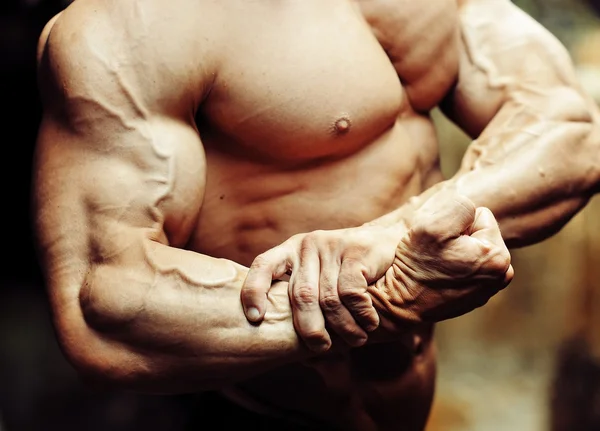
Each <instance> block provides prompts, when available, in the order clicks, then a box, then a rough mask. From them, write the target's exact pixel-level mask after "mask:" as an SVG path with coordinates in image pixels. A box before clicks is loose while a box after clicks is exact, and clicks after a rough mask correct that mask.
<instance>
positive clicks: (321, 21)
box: [74, 0, 458, 430]
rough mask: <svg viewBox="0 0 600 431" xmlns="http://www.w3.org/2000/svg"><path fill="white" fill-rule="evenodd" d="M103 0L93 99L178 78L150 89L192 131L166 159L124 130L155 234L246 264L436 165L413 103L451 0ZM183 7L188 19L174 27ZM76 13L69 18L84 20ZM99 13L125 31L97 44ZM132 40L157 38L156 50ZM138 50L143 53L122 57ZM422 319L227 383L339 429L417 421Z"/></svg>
mask: <svg viewBox="0 0 600 431" xmlns="http://www.w3.org/2000/svg"><path fill="white" fill-rule="evenodd" d="M83 1H86V0H80V3H79V4H80V5H81V4H83V3H81V2H83ZM88 1H90V2H93V1H94V0H88ZM77 5H78V4H77V3H75V4H74V6H75V7H77ZM179 6H185V7H182V9H181V10H179V9H178V7H179ZM81 7H82V8H83V7H85V6H81ZM115 7H117V4H116V3H115ZM118 7H119V8H122V9H123V12H124V13H123V14H121V15H122V16H121V15H118V14H114V15H111V21H110V22H111V23H112V24H111V25H112V26H113V27H111V28H110V30H109V31H107V32H106V34H107V35H108V36H107V37H106V39H107V40H110V41H112V43H113V44H115V47H114V48H113V45H108V46H109V47H108V48H107V50H108V51H111V50H112V51H113V52H111V55H113V56H114V55H115V53H116V57H113V62H110V61H106V62H105V58H104V57H102V56H99V57H98V64H99V66H98V67H101V68H104V69H106V70H108V71H109V72H110V73H111V77H112V76H113V75H114V77H115V82H117V84H119V86H118V87H116V88H118V89H119V93H118V94H115V95H114V100H111V97H113V96H112V94H111V97H109V98H108V99H102V100H100V99H99V100H97V101H96V102H97V103H99V104H100V105H103V104H106V106H108V107H109V108H111V103H114V104H115V106H117V107H120V106H129V105H131V106H133V108H135V109H137V108H138V105H143V104H144V99H145V98H147V99H149V100H150V99H152V98H153V97H155V94H154V93H153V92H154V88H153V84H155V83H156V82H157V80H159V81H165V82H167V83H168V82H169V80H173V81H177V83H178V84H181V82H185V83H186V84H185V85H178V86H177V88H179V90H178V92H175V91H174V92H173V93H172V94H169V95H168V96H165V95H164V94H163V95H159V96H156V97H155V99H156V100H158V101H159V103H160V105H158V109H159V110H164V111H165V112H168V111H170V110H172V111H174V112H179V113H181V112H183V111H185V110H186V109H189V110H190V111H193V113H191V114H190V113H187V112H184V114H183V116H181V117H179V119H178V120H176V121H179V122H181V123H183V122H187V121H189V122H193V125H194V126H195V127H196V129H197V131H198V134H199V136H200V139H201V144H202V147H200V144H199V143H198V146H197V147H195V146H190V145H189V144H188V143H186V144H181V145H180V144H179V143H177V142H172V145H174V146H175V147H176V149H177V151H176V154H177V156H176V157H175V158H170V157H169V156H168V155H166V156H164V155H163V152H162V151H163V149H162V147H161V144H160V139H154V138H156V136H155V135H151V134H148V135H144V134H143V133H142V136H143V138H144V139H147V140H148V141H149V142H151V143H152V151H153V152H152V154H151V155H149V156H147V155H146V156H147V157H148V159H151V160H153V163H156V165H157V166H158V167H159V168H157V169H160V171H157V172H160V175H156V176H155V177H152V178H150V179H149V181H152V182H155V181H156V182H157V184H160V185H162V188H161V187H158V188H159V189H160V190H158V191H157V192H156V202H157V203H158V204H159V206H160V207H161V210H162V212H163V213H164V214H165V218H164V231H165V241H168V242H169V243H170V245H172V246H175V247H184V248H188V249H190V250H194V251H197V252H199V253H202V254H206V255H209V256H214V257H219V258H226V259H230V260H233V261H236V262H238V263H240V264H243V265H246V266H248V265H250V263H251V262H252V260H253V259H254V257H255V256H256V255H258V254H259V253H262V252H264V251H265V250H267V249H269V248H271V247H273V246H275V245H277V244H279V243H281V242H283V241H284V240H286V239H288V238H289V237H290V236H292V235H294V234H296V233H300V232H309V231H313V230H317V229H336V228H344V227H351V226H358V225H361V224H363V223H365V222H368V221H371V220H373V219H375V218H377V217H379V216H382V215H383V214H386V213H388V212H390V211H392V210H394V209H396V208H398V207H399V206H400V205H401V204H402V203H403V202H405V201H406V200H407V199H408V198H409V197H410V196H413V195H416V194H418V193H420V192H421V191H423V190H424V189H425V188H427V187H428V186H430V185H432V184H433V183H435V182H437V181H439V180H440V179H441V174H440V171H439V165H438V150H437V140H436V133H435V129H434V126H433V124H432V122H431V119H430V118H429V115H428V113H429V112H430V110H431V109H432V108H433V107H435V106H436V105H437V104H438V103H439V102H440V101H441V100H442V98H443V97H444V96H445V95H446V94H447V93H448V91H449V90H450V89H451V87H452V85H453V84H454V82H455V80H456V77H457V72H458V71H457V69H458V48H457V37H458V36H457V34H458V25H457V23H458V19H457V5H456V2H455V0H432V1H428V2H414V1H410V0H363V1H354V2H353V1H351V0H328V1H322V0H284V1H273V0H253V1H242V0H228V1H219V2H217V1H210V0H205V1H201V2H195V3H194V4H193V5H190V2H189V0H175V1H174V4H173V9H172V10H169V11H168V12H167V11H165V10H164V8H165V6H164V4H163V3H162V2H146V3H143V5H142V4H141V3H138V2H135V1H133V0H132V1H131V2H119V3H118ZM195 13H197V15H198V23H197V24H195V22H193V23H192V24H191V25H190V22H192V19H191V18H190V17H192V16H194V15H193V14H195ZM182 14H185V16H183V15H182ZM88 17H89V23H88V24H87V25H89V26H91V27H93V26H95V25H97V24H96V21H95V20H94V15H93V14H88ZM117 18H118V19H119V20H122V21H123V24H124V26H125V27H124V28H126V29H128V31H127V32H124V34H123V35H122V36H120V38H119V41H118V42H116V43H115V42H114V40H113V39H112V36H111V35H112V34H113V33H112V32H114V28H119V26H118V25H117V24H118V23H119V22H117V21H115V20H116V19H117ZM180 21H181V28H176V27H177V26H178V22H180ZM115 22H117V24H115ZM211 22H213V23H214V22H216V23H217V24H209V23H211ZM157 23H158V24H157ZM219 23H221V24H223V25H224V27H223V26H219ZM196 26H197V33H196V30H195V28H196ZM207 27H210V31H207V30H206V28H207ZM148 28H152V31H151V32H148V31H146V30H147V29H148ZM182 28H185V30H182ZM191 29H194V30H191ZM161 32H162V33H161ZM182 32H183V33H182ZM180 33H182V34H180ZM102 37H104V36H102ZM140 37H141V38H142V39H139V38H140ZM171 37H173V38H178V39H176V42H173V43H172V42H171V41H170V39H169V38H171ZM179 39H181V41H179ZM122 40H126V41H127V42H126V43H124V42H122ZM138 40H145V41H146V43H145V44H142V45H139V44H138V43H137V41H138ZM150 40H152V41H154V42H156V43H158V44H163V45H167V46H168V49H163V50H162V51H160V52H162V53H163V54H162V55H163V56H161V57H160V58H157V57H156V55H157V54H156V53H154V52H153V50H152V48H151V47H150V48H149V47H148V46H147V45H149V43H148V41H150ZM186 42H187V44H186ZM204 42H206V44H205V45H206V46H209V47H212V48H213V49H212V50H211V49H207V50H206V51H205V52H209V51H210V55H208V56H207V57H206V58H204V57H203V56H202V54H201V53H200V52H199V53H198V54H195V53H194V52H193V50H191V49H190V48H189V47H190V46H192V47H193V46H195V45H194V44H198V45H202V44H203V43H204ZM121 45H123V46H125V48H124V49H123V50H121ZM140 46H141V48H140ZM158 51H159V50H157V52H158ZM148 55H150V56H152V55H154V56H155V57H150V58H151V59H152V61H155V62H157V64H156V65H155V66H156V67H154V68H148V69H147V70H146V69H145V63H144V62H141V63H140V65H138V66H139V67H137V70H136V67H135V66H134V67H130V64H135V59H136V58H138V57H139V58H147V56H148ZM209 63H210V64H209ZM132 70H133V72H134V74H131V75H130V72H131V71H132ZM195 74H197V75H198V77H197V79H196V75H195ZM200 75H202V76H200ZM207 75H208V76H209V77H210V79H208V82H207V79H206V77H207ZM201 79H203V80H204V81H203V82H202V83H201V84H200V85H198V84H196V82H200V81H201ZM160 84H162V87H164V86H165V83H164V82H160ZM159 86H161V85H158V84H157V87H159ZM182 88H184V90H182ZM136 89H141V90H140V91H141V93H139V94H138V93H136ZM185 89H189V94H188V93H186V90H185ZM86 91H87V92H90V91H91V92H92V93H93V88H92V89H91V90H90V89H86ZM144 92H146V95H144ZM156 94H158V92H156ZM120 97H122V98H123V100H121V99H119V98H120ZM180 98H181V99H182V100H183V99H184V102H178V99H180ZM138 102H139V103H138ZM191 102H194V103H193V104H192V103H191ZM81 103H85V100H84V101H83V102H81ZM127 104H129V105H127ZM192 105H194V106H192ZM186 106H187V107H186ZM154 108H156V105H154ZM150 109H153V106H150ZM107 111H108V112H109V115H115V116H117V117H119V115H120V114H121V113H120V112H119V111H114V110H110V109H108V110H107ZM115 112H116V114H115ZM124 112H125V111H124ZM125 114H127V112H125ZM125 114H123V116H124V117H125V118H126V117H127V115H125ZM134 114H135V115H139V116H146V115H147V114H146V113H145V112H144V110H143V109H141V108H140V109H139V112H137V111H135V112H134ZM178 115H179V114H178ZM183 117H193V121H191V120H190V119H185V120H184V121H182V118H183ZM77 121H78V119H75V120H74V122H75V123H77ZM167 123H168V122H167ZM162 124H163V123H161V125H160V126H159V127H158V129H156V130H159V131H161V130H163V129H162V128H161V127H162ZM123 126H124V127H123V129H125V130H126V131H127V130H130V128H132V124H129V123H126V122H124V124H123ZM133 128H134V129H135V127H133ZM165 130H166V129H165ZM122 133H123V132H122ZM161 133H162V132H161ZM186 133H188V132H186ZM123 134H124V136H127V135H126V132H125V133H123ZM172 136H173V135H172V134H171V135H170V134H169V133H165V134H164V135H160V138H161V139H165V140H169V139H170V140H173V138H172ZM196 142H197V141H193V143H196ZM202 148H203V151H204V153H203V154H202ZM125 154H128V153H125ZM156 156H158V157H156ZM132 157H133V156H132ZM132 160H135V162H136V163H139V164H143V163H145V160H146V159H144V158H139V159H132ZM196 162H198V163H197V164H201V163H204V162H205V171H204V166H203V167H202V168H199V167H197V166H194V164H195V163H196ZM173 166H174V168H173ZM165 172H166V174H165ZM163 174H164V175H163ZM165 184H166V185H167V187H166V188H165V187H164V185H165ZM164 190H166V192H165V191H164ZM431 330H432V328H431V327H425V328H417V329H416V330H415V331H414V333H410V334H407V335H406V337H405V339H404V340H403V342H401V343H397V344H394V345H373V346H367V347H364V348H361V349H356V350H354V351H352V352H350V353H347V354H336V355H328V356H325V357H324V358H322V359H318V360H314V361H311V362H310V363H302V364H292V365H289V366H286V367H283V368H280V369H276V370H274V371H272V372H270V373H268V374H266V375H262V376H259V377H258V378H256V379H254V380H253V381H250V382H244V383H242V384H240V385H239V388H240V389H242V392H243V393H244V394H245V395H247V396H248V397H249V398H250V399H254V400H255V401H258V402H259V404H260V405H263V406H265V405H266V406H270V407H271V408H273V409H274V410H277V411H284V412H288V413H292V414H293V413H294V412H295V413H298V414H300V415H302V416H307V417H309V418H311V419H316V420H324V421H326V422H329V423H335V424H337V425H340V426H344V427H345V428H353V427H356V428H360V429H371V428H372V426H371V425H372V424H371V423H370V419H369V415H370V414H372V413H373V411H375V413H377V415H378V416H379V417H384V418H385V417H387V416H389V417H390V418H397V417H403V422H402V423H403V424H404V425H405V428H403V429H407V430H408V429H419V427H420V426H422V422H423V420H424V418H425V416H426V413H427V410H428V407H429V403H430V401H431V396H432V389H433V375H434V368H433V350H432V346H431V343H430V341H431ZM400 407H402V408H400ZM382 409H383V410H384V411H383V412H382V411H381V410H382ZM385 409H387V411H386V410H385ZM377 410H379V411H377ZM404 412H405V413H404ZM411 418H412V419H411ZM411 420H412V421H414V422H413V423H412V425H411ZM390 422H394V421H393V420H391V419H390Z"/></svg>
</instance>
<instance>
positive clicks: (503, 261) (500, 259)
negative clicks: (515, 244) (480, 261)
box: [487, 250, 511, 276]
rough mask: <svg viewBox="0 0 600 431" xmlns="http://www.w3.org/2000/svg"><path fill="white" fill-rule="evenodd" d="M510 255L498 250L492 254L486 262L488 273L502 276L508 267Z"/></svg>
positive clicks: (505, 251)
mask: <svg viewBox="0 0 600 431" xmlns="http://www.w3.org/2000/svg"><path fill="white" fill-rule="evenodd" d="M510 262H511V259H510V254H509V252H508V251H507V250H498V251H497V252H495V253H493V254H492V256H491V258H490V259H489V260H488V262H487V266H488V269H489V271H490V272H492V273H494V274H498V275H499V276H503V275H504V274H505V273H506V271H508V269H509V267H510Z"/></svg>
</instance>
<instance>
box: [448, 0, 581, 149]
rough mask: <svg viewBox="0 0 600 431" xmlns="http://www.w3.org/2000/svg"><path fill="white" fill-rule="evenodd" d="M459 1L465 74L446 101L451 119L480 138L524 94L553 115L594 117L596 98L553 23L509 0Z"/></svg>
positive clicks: (461, 71) (461, 73)
mask: <svg viewBox="0 0 600 431" xmlns="http://www.w3.org/2000/svg"><path fill="white" fill-rule="evenodd" d="M459 6H460V15H459V19H460V29H461V32H460V40H459V45H460V63H459V64H460V66H459V75H458V79H457V84H456V86H455V87H454V89H453V90H452V92H451V93H450V94H449V95H448V97H447V98H446V100H444V102H443V103H442V104H441V108H442V110H443V111H444V113H445V114H446V115H448V117H449V118H450V119H451V120H453V121H454V122H455V123H457V124H458V125H459V126H460V127H462V128H463V129H464V130H465V131H466V132H467V133H468V134H469V135H470V136H471V137H474V138H475V137H478V136H479V135H480V133H481V132H482V131H483V130H484V128H485V127H486V126H487V125H488V124H489V123H490V121H492V119H493V118H494V117H495V116H496V115H497V114H498V112H499V111H500V109H501V108H502V107H504V106H505V105H506V104H512V105H519V104H520V103H522V102H523V100H524V99H526V100H527V103H528V104H529V105H530V106H529V108H530V109H532V110H534V111H540V112H541V111H546V112H545V113H544V115H545V116H547V117H550V118H552V117H556V118H562V117H565V118H566V119H573V120H576V121H580V120H589V111H590V106H589V102H590V101H589V100H588V99H587V97H586V96H585V95H584V94H583V93H582V92H581V90H580V88H579V85H578V82H577V78H576V74H575V71H574V67H573V64H572V61H571V58H570V56H569V53H568V51H567V50H566V48H565V47H564V46H563V45H562V43H561V42H560V41H559V40H558V39H557V38H556V37H554V36H553V35H552V34H551V33H550V32H549V31H548V30H547V29H545V28H544V27H543V26H542V25H541V24H539V23H538V22H537V21H535V20H534V19H533V18H532V17H530V16H529V15H527V14H526V13H525V12H524V11H522V10H521V9H519V8H518V7H517V6H515V5H514V4H513V3H512V2H511V1H509V0H461V1H459ZM548 100H560V103H556V104H553V105H549V103H548ZM550 107H551V108H552V109H550V110H549V109H548V108H550ZM552 110H554V112H550V111H552ZM568 117H573V118H568Z"/></svg>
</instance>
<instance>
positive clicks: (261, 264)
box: [251, 253, 272, 269]
mask: <svg viewBox="0 0 600 431" xmlns="http://www.w3.org/2000/svg"><path fill="white" fill-rule="evenodd" d="M271 265H272V264H271V260H270V259H269V257H268V256H267V254H265V253H262V254H259V255H258V256H256V257H255V258H254V260H253V261H252V265H251V267H252V268H253V269H267V268H270V267H271Z"/></svg>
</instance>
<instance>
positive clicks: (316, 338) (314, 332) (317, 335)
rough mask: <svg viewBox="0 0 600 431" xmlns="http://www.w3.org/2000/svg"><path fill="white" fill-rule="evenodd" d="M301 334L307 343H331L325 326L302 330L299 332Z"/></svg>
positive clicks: (320, 344)
mask: <svg viewBox="0 0 600 431" xmlns="http://www.w3.org/2000/svg"><path fill="white" fill-rule="evenodd" d="M301 334H302V339H304V341H306V342H307V343H309V344H313V345H319V346H322V345H330V343H331V341H330V339H329V334H328V333H327V331H326V330H325V328H320V329H309V330H304V331H302V332H301Z"/></svg>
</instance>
